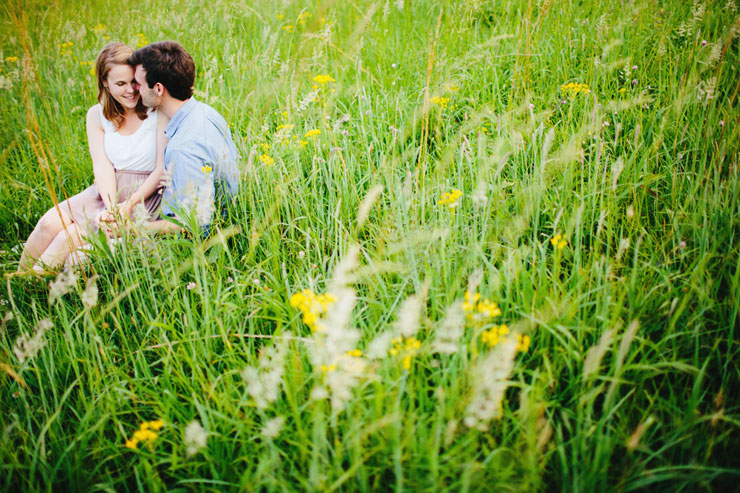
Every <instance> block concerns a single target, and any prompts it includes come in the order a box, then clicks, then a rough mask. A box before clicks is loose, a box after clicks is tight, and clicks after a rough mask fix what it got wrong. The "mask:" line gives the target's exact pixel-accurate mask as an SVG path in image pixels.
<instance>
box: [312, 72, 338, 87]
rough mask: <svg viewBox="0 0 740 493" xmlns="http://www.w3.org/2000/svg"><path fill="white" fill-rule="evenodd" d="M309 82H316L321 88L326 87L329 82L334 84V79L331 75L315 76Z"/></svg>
mask: <svg viewBox="0 0 740 493" xmlns="http://www.w3.org/2000/svg"><path fill="white" fill-rule="evenodd" d="M311 80H312V81H314V82H317V83H319V84H321V85H322V86H323V85H326V84H328V83H330V82H334V78H333V77H332V76H331V75H328V74H322V75H317V76H316V77H314V78H313V79H311Z"/></svg>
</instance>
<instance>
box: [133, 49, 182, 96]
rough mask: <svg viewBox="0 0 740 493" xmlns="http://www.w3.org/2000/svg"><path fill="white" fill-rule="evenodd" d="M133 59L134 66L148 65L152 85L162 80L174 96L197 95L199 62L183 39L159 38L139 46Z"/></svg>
mask: <svg viewBox="0 0 740 493" xmlns="http://www.w3.org/2000/svg"><path fill="white" fill-rule="evenodd" d="M129 63H130V64H131V65H132V66H134V67H136V66H137V65H142V66H143V67H144V70H146V83H147V84H148V85H149V87H154V84H156V83H157V82H159V83H160V84H162V85H163V86H164V87H166V88H167V92H169V93H170V95H171V96H172V97H173V98H175V99H179V100H180V101H185V100H186V99H188V98H189V97H190V96H192V95H193V83H194V82H195V63H194V62H193V57H191V56H190V55H189V54H188V52H187V51H185V48H183V47H182V46H181V45H180V44H179V43H176V42H174V41H159V42H157V43H152V44H150V45H147V46H145V47H143V48H139V49H138V50H136V51H135V52H134V53H133V54H132V55H131V59H130V60H129Z"/></svg>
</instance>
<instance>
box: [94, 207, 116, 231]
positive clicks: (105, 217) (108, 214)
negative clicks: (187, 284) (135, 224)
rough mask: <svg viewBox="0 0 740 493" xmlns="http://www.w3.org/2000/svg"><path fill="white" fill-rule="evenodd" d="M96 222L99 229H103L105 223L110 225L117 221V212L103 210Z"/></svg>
mask: <svg viewBox="0 0 740 493" xmlns="http://www.w3.org/2000/svg"><path fill="white" fill-rule="evenodd" d="M95 220H96V221H97V222H98V227H102V225H103V223H110V222H114V221H115V220H116V212H115V211H112V210H110V209H103V210H102V211H100V212H99V213H98V216H97V217H96V218H95Z"/></svg>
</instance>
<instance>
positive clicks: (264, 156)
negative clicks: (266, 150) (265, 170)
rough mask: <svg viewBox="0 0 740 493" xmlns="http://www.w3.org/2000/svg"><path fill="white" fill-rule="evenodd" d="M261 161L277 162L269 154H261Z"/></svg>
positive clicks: (267, 162) (266, 162)
mask: <svg viewBox="0 0 740 493" xmlns="http://www.w3.org/2000/svg"><path fill="white" fill-rule="evenodd" d="M260 161H262V162H263V163H265V164H273V163H274V162H275V160H274V159H273V158H271V157H270V156H268V155H267V154H262V155H261V156H260Z"/></svg>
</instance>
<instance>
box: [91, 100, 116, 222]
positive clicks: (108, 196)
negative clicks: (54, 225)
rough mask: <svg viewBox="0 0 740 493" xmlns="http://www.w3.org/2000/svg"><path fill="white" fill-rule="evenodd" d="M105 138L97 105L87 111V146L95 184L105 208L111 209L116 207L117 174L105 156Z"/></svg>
mask: <svg viewBox="0 0 740 493" xmlns="http://www.w3.org/2000/svg"><path fill="white" fill-rule="evenodd" d="M104 136H105V132H104V131H103V125H102V123H101V122H100V110H99V109H98V105H95V106H93V107H92V108H90V109H89V110H88V111H87V145H88V146H89V148H90V157H91V158H92V163H93V174H94V175H95V184H96V185H97V186H98V191H99V192H100V197H101V198H102V199H103V203H104V204H105V208H106V209H110V208H111V205H115V198H116V172H115V170H114V168H113V163H111V162H110V160H109V159H108V156H106V155H105V148H104V145H103V139H104Z"/></svg>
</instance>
